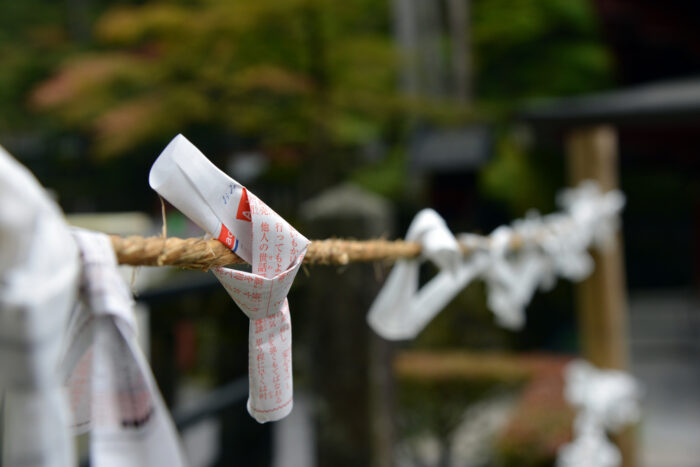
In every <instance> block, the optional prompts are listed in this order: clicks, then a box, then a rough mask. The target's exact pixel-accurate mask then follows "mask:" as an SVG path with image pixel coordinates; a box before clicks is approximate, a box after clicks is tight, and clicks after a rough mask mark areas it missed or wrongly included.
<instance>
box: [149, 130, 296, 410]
mask: <svg viewBox="0 0 700 467" xmlns="http://www.w3.org/2000/svg"><path fill="white" fill-rule="evenodd" d="M149 183H150V185H151V187H152V188H153V189H154V190H155V191H157V192H158V193H159V194H160V195H161V196H163V198H165V199H167V200H168V201H169V202H170V203H171V204H172V205H173V206H175V207H176V208H178V209H179V210H181V211H182V212H183V213H184V214H185V215H186V216H187V217H189V218H190V219H192V220H193V221H194V222H195V223H196V224H198V225H199V226H200V227H202V228H203V229H204V230H205V231H206V232H208V233H209V234H210V235H212V236H213V237H215V238H218V239H219V241H221V242H222V243H224V244H225V245H226V246H228V247H229V248H230V249H231V250H232V251H233V252H234V253H236V254H237V255H238V256H240V257H241V258H243V259H244V260H245V261H247V262H248V263H249V264H251V266H252V269H251V271H250V272H245V271H238V270H233V269H228V268H215V269H213V272H214V274H215V275H216V277H217V278H218V279H219V281H220V282H221V283H222V284H223V286H224V288H225V289H226V290H227V291H228V293H229V295H230V296H231V297H232V298H233V300H234V301H235V302H236V304H237V305H238V306H239V307H240V308H241V310H242V311H243V312H244V313H245V314H246V315H247V316H248V317H249V318H250V320H251V321H250V328H249V342H248V346H249V351H248V352H249V353H248V359H249V365H248V370H249V373H248V378H249V380H250V389H249V397H248V412H249V413H250V414H251V415H252V416H253V417H254V418H255V419H256V420H257V421H259V422H261V423H262V422H267V421H273V420H279V419H280V418H283V417H285V416H286V415H287V414H288V413H289V412H290V411H291V410H292V404H293V402H292V394H293V388H292V333H291V321H290V316H289V304H288V302H287V298H286V297H287V293H288V292H289V289H290V287H291V285H292V281H293V280H294V276H295V275H296V273H297V271H298V270H299V267H300V266H301V262H302V260H303V258H304V255H305V254H306V249H307V247H308V244H309V241H308V240H307V239H306V238H305V237H304V236H302V235H301V234H300V233H299V232H297V231H296V230H295V229H294V228H293V227H292V226H291V225H289V223H287V221H285V220H284V219H283V218H282V217H280V216H279V215H278V214H277V213H276V212H275V211H273V210H272V209H270V208H269V207H268V206H267V205H266V204H265V203H263V202H262V201H261V200H260V199H258V197H257V196H255V195H254V194H253V193H251V192H250V191H248V190H247V189H246V188H245V187H244V186H243V185H241V184H240V183H238V182H236V181H235V180H233V179H232V178H230V177H229V176H228V175H226V174H225V173H224V172H222V171H221V170H219V169H218V168H216V166H214V164H212V163H211V162H210V161H209V160H208V159H207V158H206V157H205V156H204V154H202V153H201V152H200V151H199V149H197V148H196V147H195V146H194V145H193V144H192V143H190V142H189V141H188V140H187V139H186V138H185V137H184V136H182V135H178V136H176V137H175V138H174V139H173V140H172V141H171V142H170V144H169V145H168V146H167V147H166V148H165V150H163V152H162V153H161V155H160V156H159V157H158V159H157V160H156V162H155V163H154V164H153V167H152V168H151V173H150V177H149Z"/></svg>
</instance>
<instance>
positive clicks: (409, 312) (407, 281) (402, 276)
mask: <svg viewBox="0 0 700 467" xmlns="http://www.w3.org/2000/svg"><path fill="white" fill-rule="evenodd" d="M406 241H409V242H419V243H420V244H421V257H420V258H418V259H410V260H398V261H397V262H396V264H395V265H394V268H393V269H392V270H391V273H390V274H389V277H388V278H387V280H386V283H385V284H384V287H383V288H382V290H381V291H380V292H379V295H378V296H377V298H376V299H375V300H374V302H373V303H372V306H371V307H370V310H369V313H368V315H367V321H368V323H369V325H370V326H371V327H372V329H374V331H375V332H376V333H377V334H379V335H380V336H382V337H384V338H385V339H391V340H399V339H412V338H414V337H416V336H417V335H418V333H420V331H422V330H423V328H424V327H425V326H426V325H427V324H428V323H429V322H430V321H431V320H432V319H433V318H434V317H435V315H436V314H437V313H439V312H440V310H441V309H442V308H444V307H445V305H447V304H448V303H449V302H450V300H452V299H453V298H454V297H455V295H457V294H458V293H459V292H460V291H461V290H462V289H463V288H464V287H465V286H466V284H467V283H469V281H470V280H472V279H473V278H474V277H475V276H476V275H477V274H478V273H479V272H480V271H481V267H482V264H483V260H484V258H483V256H481V255H472V258H470V259H469V260H462V252H461V250H460V247H459V244H458V243H457V240H456V239H455V237H454V236H453V235H452V233H451V232H450V230H449V229H448V227H447V225H446V224H445V221H444V220H443V219H442V217H440V215H439V214H438V213H437V212H435V211H434V210H432V209H423V210H422V211H420V212H419V213H418V214H416V217H414V219H413V221H412V222H411V225H410V226H409V227H408V232H407V233H406ZM425 259H429V260H431V261H432V262H433V263H435V264H436V265H437V266H439V267H440V268H441V270H440V272H439V273H438V274H437V275H436V276H435V277H434V278H433V279H432V280H431V281H430V282H428V283H427V284H425V285H424V286H423V287H422V288H421V289H420V290H418V279H419V278H418V273H419V267H420V263H421V262H422V261H424V260H425Z"/></svg>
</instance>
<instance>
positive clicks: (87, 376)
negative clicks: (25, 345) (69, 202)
mask: <svg viewBox="0 0 700 467" xmlns="http://www.w3.org/2000/svg"><path fill="white" fill-rule="evenodd" d="M73 234H74V236H75V239H76V241H77V244H78V245H79V247H80V250H81V253H82V260H83V270H82V287H81V289H82V291H83V296H82V297H81V299H82V300H81V302H80V303H79V304H78V306H77V307H76V308H75V310H74V311H73V315H72V317H71V322H70V326H69V336H70V345H69V347H68V348H67V350H66V352H65V358H64V362H63V364H64V371H65V378H66V386H67V387H68V390H69V397H70V403H71V408H72V411H73V414H74V417H73V423H72V427H73V429H74V431H75V432H77V433H80V432H84V431H87V430H88V429H89V430H90V461H91V465H93V466H95V467H111V466H115V467H116V466H125V465H134V466H136V465H149V466H163V467H166V466H167V467H169V466H175V467H177V466H182V465H185V461H184V456H183V454H182V448H181V446H180V442H179V439H178V436H177V433H176V431H175V427H174V425H173V422H172V420H171V418H170V414H169V412H168V411H167V409H166V407H165V404H164V402H163V400H162V398H161V396H160V393H159V391H158V388H157V386H156V383H155V380H154V378H153V375H152V373H151V370H150V367H149V366H148V362H147V361H146V359H145V357H144V355H143V352H142V351H141V348H140V347H139V346H138V342H137V337H136V318H135V316H134V312H133V300H132V297H131V293H130V292H129V289H128V287H127V285H126V283H124V281H123V279H122V278H121V276H120V275H119V271H118V269H117V261H116V257H115V255H114V251H113V249H112V244H111V242H110V240H109V237H108V236H107V235H105V234H102V233H96V232H89V231H85V230H74V231H73Z"/></svg>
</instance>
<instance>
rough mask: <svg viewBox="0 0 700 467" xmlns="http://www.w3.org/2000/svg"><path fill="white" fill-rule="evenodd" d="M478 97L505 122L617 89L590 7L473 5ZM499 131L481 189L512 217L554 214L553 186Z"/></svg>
mask: <svg viewBox="0 0 700 467" xmlns="http://www.w3.org/2000/svg"><path fill="white" fill-rule="evenodd" d="M473 18H474V22H473V24H474V30H473V34H474V38H473V40H474V49H475V55H476V57H475V64H476V73H477V78H476V82H477V88H478V89H477V93H478V95H479V97H480V99H481V100H482V101H485V102H488V103H489V104H490V105H491V106H493V107H494V108H497V109H500V113H501V115H503V116H508V115H510V114H511V113H512V112H513V111H516V110H517V108H518V107H519V106H521V105H522V104H523V102H525V101H527V100H531V99H533V98H537V97H544V96H546V97H551V96H561V95H572V94H580V93H586V92H592V91H597V90H600V89H604V88H606V87H609V86H610V85H611V84H612V60H611V58H610V56H609V53H608V51H607V49H606V48H605V47H604V45H603V43H602V42H601V40H600V38H599V37H598V31H597V28H596V24H595V17H594V15H593V12H592V11H591V10H590V3H589V2H587V1H585V0H538V1H536V2H533V1H530V0H475V2H474V4H473ZM541 156H542V155H541V154H538V155H537V158H535V157H534V155H533V154H530V153H528V151H527V150H526V149H525V148H524V146H523V145H522V144H521V143H520V142H519V141H518V139H517V138H514V137H513V134H512V132H509V131H506V130H504V129H503V128H501V131H499V132H498V137H497V141H496V145H495V151H494V158H493V160H492V162H491V163H490V164H489V166H487V167H486V169H485V170H484V171H483V172H482V174H481V178H480V187H481V189H482V191H483V193H485V194H486V195H487V196H489V197H492V198H494V199H498V200H501V201H503V202H505V203H506V204H507V205H508V206H509V207H510V211H511V213H512V214H513V215H516V216H520V215H522V214H524V212H525V211H526V210H527V209H528V208H532V207H537V208H539V209H541V210H550V209H551V208H552V207H553V206H552V203H551V199H552V198H551V195H552V193H553V187H552V185H553V183H552V182H553V181H555V182H558V177H554V178H552V177H551V173H548V172H551V171H547V170H543V167H542V165H541V164H537V163H535V159H540V160H541V159H542V157H541Z"/></svg>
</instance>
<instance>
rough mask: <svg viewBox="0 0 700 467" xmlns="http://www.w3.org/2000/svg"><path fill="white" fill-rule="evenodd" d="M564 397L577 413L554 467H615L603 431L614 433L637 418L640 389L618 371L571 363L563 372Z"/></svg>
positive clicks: (616, 457)
mask: <svg viewBox="0 0 700 467" xmlns="http://www.w3.org/2000/svg"><path fill="white" fill-rule="evenodd" d="M564 378H565V388H564V396H565V398H566V400H567V401H568V402H569V404H571V405H572V406H574V407H576V408H577V409H578V410H579V413H578V414H577V416H576V420H575V422H574V440H573V441H572V442H571V443H569V444H566V445H564V446H562V447H561V448H559V453H558V456H557V466H558V467H579V466H581V467H583V466H598V465H601V466H606V467H618V466H619V465H620V464H621V462H622V458H621V455H620V452H619V450H618V449H617V447H616V446H615V445H614V444H612V443H611V442H610V441H609V440H608V438H607V434H606V431H611V432H617V431H619V430H620V429H621V428H623V427H624V426H625V425H628V424H630V423H634V422H636V421H638V420H639V417H640V408H639V406H640V399H641V393H642V391H641V389H640V387H639V384H638V383H637V382H636V380H635V379H634V378H633V377H632V376H631V375H629V374H627V373H625V372H623V371H620V370H599V369H597V368H595V367H593V366H592V365H591V364H589V363H588V362H585V361H583V360H575V361H573V362H571V363H569V364H568V365H567V366H566V368H565V370H564Z"/></svg>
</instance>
